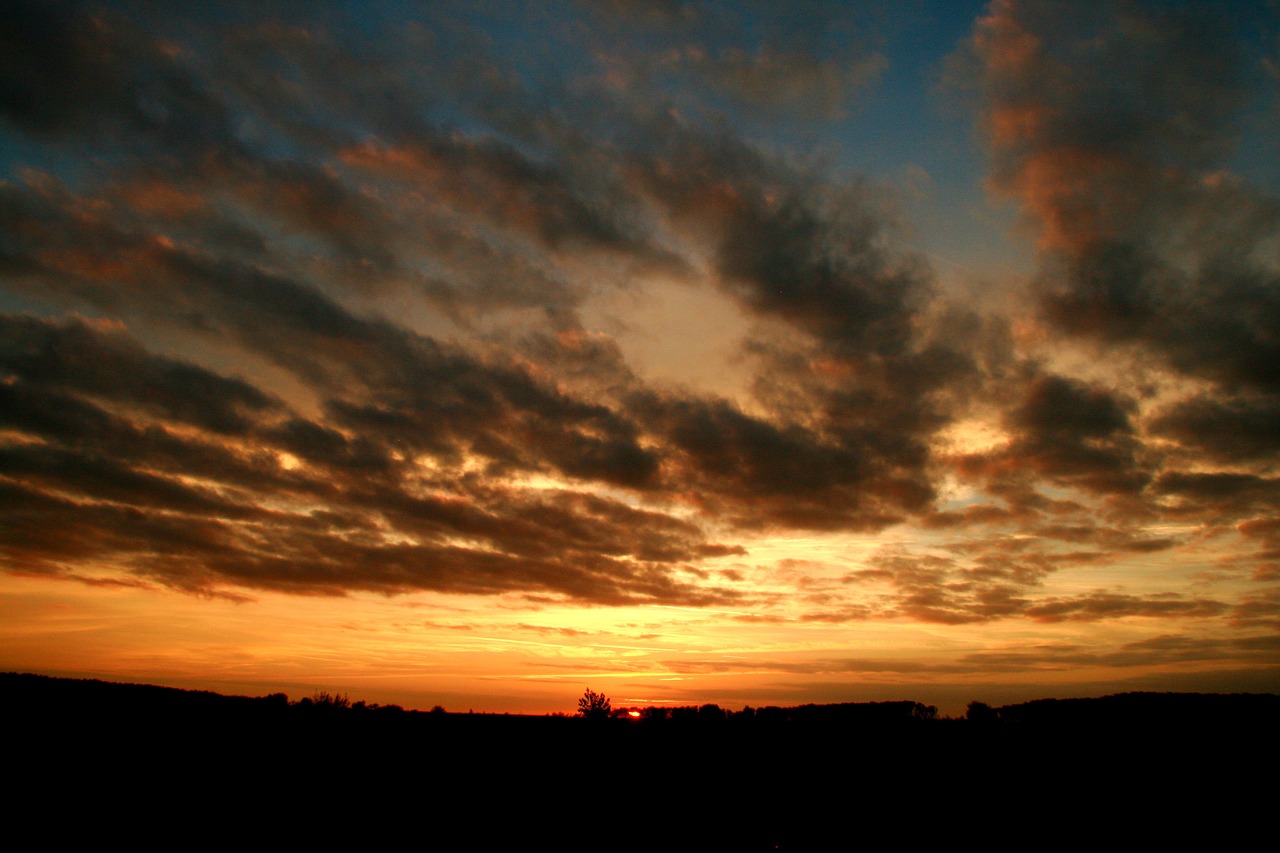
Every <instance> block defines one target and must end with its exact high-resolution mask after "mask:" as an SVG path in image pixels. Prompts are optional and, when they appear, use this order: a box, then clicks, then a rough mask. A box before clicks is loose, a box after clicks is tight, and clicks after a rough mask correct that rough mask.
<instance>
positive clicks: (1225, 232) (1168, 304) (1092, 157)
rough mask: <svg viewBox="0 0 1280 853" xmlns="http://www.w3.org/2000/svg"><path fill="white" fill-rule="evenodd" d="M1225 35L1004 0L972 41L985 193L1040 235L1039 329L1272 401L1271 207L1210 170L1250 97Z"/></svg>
mask: <svg viewBox="0 0 1280 853" xmlns="http://www.w3.org/2000/svg"><path fill="white" fill-rule="evenodd" d="M1238 23H1239V22H1235V21H1232V20H1230V19H1228V18H1227V17H1226V16H1225V15H1224V14H1223V10H1222V9H1221V8H1220V7H1217V6H1213V5H1211V4H1191V5H1180V6H1177V7H1168V6H1163V5H1159V4H1149V3H1134V4H1128V5H1126V6H1124V7H1123V8H1120V9H1117V8H1116V7H1114V6H1112V5H1111V4H1106V3H1087V4H1083V5H1081V4H1065V3H1047V4H1018V3H1013V2H1000V3H995V4H993V5H992V7H991V11H990V14H989V15H988V16H987V17H985V18H983V19H982V20H981V21H980V22H979V24H978V27H977V30H976V33H975V38H974V43H973V44H974V50H975V51H976V54H977V57H978V59H979V63H980V69H981V70H980V72H979V74H980V87H981V89H982V91H983V93H984V106H983V123H984V127H985V130H986V133H987V138H988V140H989V142H990V147H991V151H992V159H993V166H994V172H993V177H992V184H993V186H995V187H996V188H997V189H998V190H1000V191H1001V192H1003V193H1006V194H1008V195H1010V196H1012V197H1014V198H1016V199H1018V200H1019V201H1020V202H1021V204H1022V205H1023V208H1024V210H1025V211H1026V213H1027V214H1028V215H1029V216H1030V217H1031V218H1032V219H1033V220H1034V221H1035V223H1036V224H1037V225H1038V227H1039V229H1040V235H1041V237H1040V245H1041V247H1042V249H1043V251H1044V258H1043V260H1044V270H1043V274H1042V275H1041V277H1040V279H1039V281H1038V282H1037V289H1038V296H1039V300H1040V305H1041V309H1042V312H1043V316H1044V317H1045V319H1047V320H1048V321H1049V322H1050V323H1051V324H1053V325H1054V326H1055V327H1056V328H1058V329H1060V330H1061V331H1063V332H1066V333H1067V334H1070V335H1076V336H1081V337H1085V338H1090V339H1095V340H1099V341H1103V342H1108V343H1119V344H1136V345H1139V346H1141V347H1143V348H1145V349H1146V350H1147V351H1149V352H1151V353H1154V354H1158V357H1159V358H1161V359H1162V360H1163V361H1164V363H1165V364H1166V365H1167V366H1169V367H1170V368H1172V369H1174V370H1177V371H1179V372H1182V373H1185V374H1187V375H1190V376H1196V377H1201V378H1204V379H1208V380H1211V381H1213V382H1216V383H1219V384H1220V385H1221V386H1222V387H1223V388H1224V389H1225V390H1228V391H1234V390H1236V389H1240V390H1250V389H1251V390H1253V391H1255V392H1262V393H1266V394H1268V395H1273V394H1275V393H1276V391H1277V389H1280V384H1278V380H1280V374H1278V373H1277V372H1276V370H1275V369H1274V365H1276V364H1277V363H1280V361H1278V360H1277V355H1280V353H1277V351H1276V343H1275V340H1274V336H1273V335H1272V334H1271V333H1270V331H1269V330H1270V329H1271V328H1274V326H1275V324H1276V321H1277V319H1280V301H1278V298H1277V293H1278V292H1280V291H1278V290H1277V287H1276V282H1277V276H1278V275H1280V269H1278V268H1277V266H1276V263H1275V258H1274V257H1273V256H1271V257H1269V256H1268V253H1267V252H1266V251H1265V250H1264V249H1263V246H1264V244H1265V241H1266V240H1267V239H1269V237H1270V235H1272V234H1274V233H1275V228H1276V226H1277V223H1280V220H1278V219H1277V214H1278V213H1280V207H1278V206H1277V201H1276V199H1275V197H1274V196H1273V195H1271V194H1270V193H1268V192H1266V191H1264V190H1262V189H1261V188H1258V187H1252V186H1250V185H1248V184H1247V183H1245V182H1244V180H1243V179H1241V178H1239V177H1236V176H1229V177H1226V178H1224V176H1223V175H1224V173H1223V169H1224V165H1225V163H1226V162H1227V160H1228V157H1229V155H1230V152H1231V148H1232V145H1233V143H1234V141H1235V136H1236V123H1235V120H1234V119H1235V117H1236V115H1237V114H1238V112H1239V111H1240V110H1241V109H1242V107H1243V105H1244V103H1245V101H1246V98H1247V97H1248V96H1249V94H1250V87H1251V86H1254V85H1258V81H1257V80H1255V79H1253V78H1251V77H1250V75H1249V73H1247V68H1246V62H1245V56H1244V54H1243V53H1242V49H1241V41H1240V40H1239V39H1238V38H1237V37H1236V34H1235V33H1234V32H1233V30H1232V27H1233V25H1236V24H1238ZM1228 174H1229V173H1228Z"/></svg>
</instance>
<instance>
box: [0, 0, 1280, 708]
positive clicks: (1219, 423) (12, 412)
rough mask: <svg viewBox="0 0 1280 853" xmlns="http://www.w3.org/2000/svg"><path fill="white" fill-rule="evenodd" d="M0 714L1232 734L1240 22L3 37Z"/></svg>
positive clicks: (1273, 499)
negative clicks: (817, 715) (34, 686)
mask: <svg viewBox="0 0 1280 853" xmlns="http://www.w3.org/2000/svg"><path fill="white" fill-rule="evenodd" d="M0 502H2V505H3V510H2V512H0V569H2V570H0V670H17V671H31V672H40V673H45V674H51V675H73V676H85V677H96V678H108V679H112V680H126V681H145V682H152V683H160V684H167V685H173V686H179V687H193V688H204V689H214V690H218V691H221V692H231V693H249V694H263V693H268V692H275V691H283V692H287V693H289V694H290V695H291V696H293V697H294V698H300V697H301V696H304V695H309V694H311V693H312V692H313V691H314V690H318V689H322V690H329V691H341V692H348V693H350V695H351V696H352V698H353V699H354V698H362V699H365V700H368V701H371V702H374V701H376V702H383V703H390V702H394V703H397V704H402V705H404V706H406V707H423V708H429V707H431V706H433V705H436V704H440V705H443V706H444V707H445V708H446V709H448V710H450V711H455V710H460V711H465V710H468V709H475V710H476V711H481V710H484V711H511V712H517V711H520V712H536V713H542V712H549V711H566V712H572V711H573V710H574V708H575V707H576V705H575V703H576V698H577V697H578V696H579V695H581V693H582V691H583V690H584V688H587V687H591V688H593V689H595V690H598V691H601V692H604V693H606V694H607V695H609V696H610V698H611V699H612V700H613V702H614V704H615V705H638V704H645V703H661V704H679V705H686V704H702V703H707V702H715V703H718V704H721V705H723V706H725V707H730V708H735V709H736V708H739V707H741V706H743V705H747V704H749V705H753V706H758V705H770V704H772V705H793V704H800V703H805V702H837V701H865V700H889V699H915V700H919V701H924V702H928V703H932V704H937V705H938V706H939V707H940V708H941V709H942V710H943V712H944V713H961V712H962V711H963V709H964V706H965V704H966V703H967V702H968V701H969V700H972V699H981V700H983V701H987V702H991V703H993V704H1003V703H1006V702H1013V701H1021V700H1026V699H1032V698H1038V697H1042V696H1078V695H1101V694H1104V693H1113V692H1120V691H1126V690H1162V691H1163V690H1175V691H1183V690H1194V691H1266V692H1275V691H1277V690H1280V5H1278V4H1277V3H1275V2H1269V0H1257V2H1248V0H1242V2H1227V0H1223V2H1092V3H1091V2H1065V0H1064V2H1048V1H1047V2H1026V3H1022V2H1011V1H1010V2H1006V0H995V2H990V3H982V2H942V1H941V0H938V2H925V1H924V0H921V2H910V0H907V2H898V3H875V2H868V3H859V2H798V3H790V4H782V3H773V2H767V3H766V2H759V3H757V2H723V3H713V2H683V0H665V2H664V0H652V2H641V0H595V1H594V2H589V0H563V2H555V1H554V0H552V2H538V3H516V2H496V1H495V2H486V1H485V0H475V2H420V3H412V2H403V3H392V2H375V3H355V2H352V3H339V2H333V3H301V2H274V0H253V2H217V3H205V4H186V3H180V4H173V3H165V2H148V0H137V2H120V3H110V2H85V3H77V2H39V0H36V2H30V0H10V2H7V3H5V5H4V10H3V12H2V13H0Z"/></svg>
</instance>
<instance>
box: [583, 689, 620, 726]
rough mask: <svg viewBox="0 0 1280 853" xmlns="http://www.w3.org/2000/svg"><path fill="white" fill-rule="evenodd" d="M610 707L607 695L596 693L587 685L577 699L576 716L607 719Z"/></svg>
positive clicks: (589, 718) (611, 707)
mask: <svg viewBox="0 0 1280 853" xmlns="http://www.w3.org/2000/svg"><path fill="white" fill-rule="evenodd" d="M612 709H613V706H612V704H611V703H610V702H609V697H608V696H606V695H604V694H603V693H597V692H595V691H594V690H592V689H591V688H589V687H588V688H587V691H586V692H585V693H583V694H582V698H581V699H579V700H578V716H579V717H585V718H586V719H588V720H607V719H609V713H610V712H611V711H612Z"/></svg>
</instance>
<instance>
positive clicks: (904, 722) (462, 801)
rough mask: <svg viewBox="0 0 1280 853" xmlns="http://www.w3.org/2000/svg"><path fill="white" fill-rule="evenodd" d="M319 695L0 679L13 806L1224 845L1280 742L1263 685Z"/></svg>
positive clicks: (577, 842)
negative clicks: (528, 705) (581, 710)
mask: <svg viewBox="0 0 1280 853" xmlns="http://www.w3.org/2000/svg"><path fill="white" fill-rule="evenodd" d="M317 699H318V700H319V701H317ZM317 699H305V700H302V701H299V702H292V703H291V702H289V701H288V700H287V698H286V697H284V696H283V695H282V694H276V695H274V696H268V697H260V698H250V697H243V696H220V695H218V694H215V693H208V692H201V691H185V690H174V689H171V688H161V687H152V686H145V685H127V684H112V683H107V682H101V681H75V680H68V679H54V678H45V677H41V676H33V675H17V674H7V675H0V707H2V708H3V709H4V723H5V731H6V733H7V734H8V735H9V738H10V741H11V743H12V744H13V745H14V747H13V749H12V750H11V753H12V754H11V758H10V761H9V762H8V766H7V768H6V770H7V773H8V776H9V778H10V779H19V780H22V784H21V786H20V788H19V792H18V795H17V798H16V799H15V800H13V801H12V802H11V803H10V805H11V806H12V809H11V813H12V814H15V815H17V814H23V810H24V809H27V808H43V807H45V806H47V805H48V804H50V803H54V804H57V808H58V809H61V810H63V812H65V813H66V814H68V815H69V814H75V815H76V816H77V817H76V819H75V820H76V821H77V822H76V824H75V825H76V826H82V825H84V826H101V827H111V826H118V825H119V822H120V820H121V816H122V815H132V816H134V818H133V819H134V824H132V829H131V832H132V833H134V834H133V835H132V836H131V837H132V838H134V840H135V841H144V840H146V838H147V835H148V833H156V832H158V831H159V830H158V829H157V827H158V826H160V825H162V824H163V826H166V827H177V828H178V830H177V831H180V833H181V836H180V837H182V838H189V837H193V835H199V836H201V837H203V836H209V837H210V838H221V839H222V840H225V841H228V842H235V843H242V842H243V840H244V839H245V838H250V837H251V838H253V839H254V840H255V842H256V843H267V844H269V843H287V844H289V845H290V846H293V845H296V844H300V843H325V844H335V843H353V844H354V843H359V844H362V845H368V844H378V843H397V844H399V843H407V841H406V839H411V840H413V842H414V843H416V844H418V845H419V846H423V847H426V848H427V849H467V850H473V849H474V850H487V849H524V848H526V847H529V846H530V845H533V844H535V843H536V844H537V845H540V846H547V847H549V848H550V849H566V848H569V849H573V848H576V847H580V846H590V847H601V848H607V849H609V850H633V849H634V850H700V849H706V850H772V849H781V850H788V849H791V850H802V849H817V850H828V849H840V848H848V847H853V846H866V845H870V844H874V845H875V846H882V845H885V844H891V843H892V844H899V845H910V846H912V847H915V846H921V845H928V846H936V845H942V844H947V845H954V844H957V843H958V842H959V841H960V840H963V839H966V838H970V839H986V841H985V842H984V843H992V842H998V841H999V840H1000V839H1002V838H1014V837H1017V838H1022V839H1024V842H1025V843H1032V840H1033V839H1034V838H1040V837H1043V836H1045V835H1047V834H1051V835H1052V836H1053V837H1054V838H1055V839H1058V840H1060V841H1062V842H1064V843H1094V842H1095V841H1096V840H1097V838H1098V837H1101V836H1103V835H1106V836H1107V837H1108V838H1109V839H1111V841H1113V842H1114V843H1122V844H1130V843H1131V844H1139V843H1141V844H1148V843H1158V842H1161V841H1171V840H1175V839H1176V840H1179V841H1194V840H1195V839H1197V838H1201V837H1203V838H1204V840H1205V841H1206V842H1207V841H1209V840H1210V836H1212V840H1213V842H1214V843H1217V844H1230V843H1234V842H1241V843H1243V842H1244V841H1245V840H1246V836H1247V835H1248V833H1249V832H1251V831H1253V830H1256V829H1259V828H1262V827H1264V826H1265V827H1269V826H1270V817H1269V815H1270V814H1271V812H1272V809H1273V801H1274V794H1273V790H1272V788H1271V786H1270V784H1269V782H1267V781H1266V779H1269V778H1270V776H1269V774H1271V773H1272V772H1273V768H1274V766H1275V759H1276V758H1277V757H1280V753H1278V751H1277V748H1276V746H1277V735H1276V725H1275V724H1276V722H1277V721H1278V720H1280V713H1278V709H1280V704H1278V703H1280V697H1276V696H1201V695H1186V694H1125V695H1121V696H1111V697H1103V698H1101V699H1087V700H1075V699H1073V700H1039V701H1036V702H1028V703H1023V704H1019V705H1009V706H1005V707H1003V708H998V709H993V711H994V714H993V716H992V717H991V718H990V719H989V721H988V722H987V723H986V724H982V723H974V722H970V721H967V720H947V719H932V718H931V715H930V713H929V709H928V708H927V707H926V706H922V705H918V704H917V703H913V702H905V703H900V702H891V703H850V704H842V705H805V706H798V707H794V708H760V709H754V710H750V711H749V712H748V711H746V710H744V711H740V712H732V713H730V712H727V711H723V710H722V709H719V708H717V707H716V706H701V707H698V708H689V709H677V710H683V711H684V713H677V712H672V713H669V714H664V715H660V716H659V715H655V716H654V717H653V718H651V719H644V720H639V721H629V720H619V719H614V720H602V721H598V722H596V723H594V724H593V723H592V722H590V721H587V720H580V719H575V718H568V717H530V716H516V715H510V716H508V715H489V714H444V713H424V712H417V711H403V710H401V709H399V708H395V707H394V706H392V707H385V708H380V707H376V706H367V705H365V704H364V703H360V702H354V703H351V702H348V701H347V700H346V698H345V697H317ZM1257 774H1262V775H1261V776H1258V777H1257V778H1258V779H1260V780H1261V781H1255V776H1257ZM139 815H145V819H139V818H138V816H139ZM1228 818H1229V820H1228ZM157 821H159V822H160V823H157ZM86 822H87V823H86ZM104 831H105V830H104ZM1020 846H1021V843H1020Z"/></svg>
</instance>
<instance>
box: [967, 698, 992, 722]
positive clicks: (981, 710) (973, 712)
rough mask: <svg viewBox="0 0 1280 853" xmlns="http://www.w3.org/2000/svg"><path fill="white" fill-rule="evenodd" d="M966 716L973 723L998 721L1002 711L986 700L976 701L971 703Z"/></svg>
mask: <svg viewBox="0 0 1280 853" xmlns="http://www.w3.org/2000/svg"><path fill="white" fill-rule="evenodd" d="M964 718H965V719H966V720H968V721H969V722H971V723H984V724H988V723H997V722H999V721H1000V712H999V711H997V710H996V709H995V708H992V707H991V706H990V705H988V704H987V703H986V702H977V701H975V702H970V703H969V707H968V708H967V709H966V710H965V714H964Z"/></svg>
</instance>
